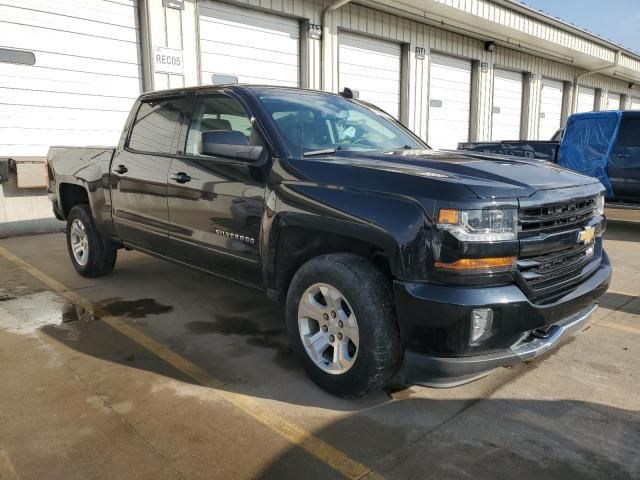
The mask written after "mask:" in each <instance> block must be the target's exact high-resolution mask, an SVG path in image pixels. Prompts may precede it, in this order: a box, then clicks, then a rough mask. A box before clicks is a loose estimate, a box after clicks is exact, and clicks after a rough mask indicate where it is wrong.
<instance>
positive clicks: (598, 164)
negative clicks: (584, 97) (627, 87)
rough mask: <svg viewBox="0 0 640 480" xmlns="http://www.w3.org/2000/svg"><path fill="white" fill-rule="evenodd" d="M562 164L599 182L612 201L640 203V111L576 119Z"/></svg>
mask: <svg viewBox="0 0 640 480" xmlns="http://www.w3.org/2000/svg"><path fill="white" fill-rule="evenodd" d="M558 163H559V164H560V165H562V166H564V167H567V168H571V169H572V170H576V171H578V172H581V173H584V174H586V175H590V176H592V177H596V178H598V179H599V180H600V181H601V182H602V184H603V185H604V186H605V188H606V189H607V197H609V198H612V199H613V198H616V199H619V200H636V199H639V200H640V111H608V112H589V113H578V114H575V115H572V116H571V117H569V120H568V121H567V125H566V127H565V133H564V137H563V138H562V142H561V143H560V148H559V150H558Z"/></svg>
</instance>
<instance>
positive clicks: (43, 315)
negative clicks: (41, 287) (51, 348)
mask: <svg viewBox="0 0 640 480" xmlns="http://www.w3.org/2000/svg"><path fill="white" fill-rule="evenodd" d="M68 308H69V303H68V302H67V301H66V300H65V299H64V298H62V297H61V296H60V295H58V294H56V293H54V292H40V293H34V294H31V295H24V296H22V297H16V298H13V299H7V300H5V301H4V302H2V303H0V328H4V329H5V330H7V331H9V332H11V333H18V334H32V333H34V332H35V331H36V330H38V329H40V328H42V327H45V326H47V325H60V324H61V323H62V320H63V318H64V312H65V311H67V309H68Z"/></svg>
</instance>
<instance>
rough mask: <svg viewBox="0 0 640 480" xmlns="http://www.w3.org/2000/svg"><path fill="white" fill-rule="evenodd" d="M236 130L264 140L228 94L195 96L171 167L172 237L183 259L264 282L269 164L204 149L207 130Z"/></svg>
mask: <svg viewBox="0 0 640 480" xmlns="http://www.w3.org/2000/svg"><path fill="white" fill-rule="evenodd" d="M212 130H235V131H239V132H242V133H243V134H244V135H245V136H246V137H247V141H248V142H249V143H250V144H254V145H256V144H259V142H260V140H259V138H258V137H259V135H258V134H257V132H254V131H253V127H252V124H251V121H250V120H249V116H248V115H247V113H246V112H245V110H244V108H243V107H242V105H241V104H240V103H239V102H238V100H236V99H235V98H233V97H231V96H228V95H226V94H211V95H207V96H200V95H198V96H196V97H194V100H193V107H192V113H191V120H190V123H189V128H188V130H187V135H186V145H185V147H184V152H183V155H181V156H178V157H176V158H174V160H173V161H172V162H171V167H170V171H169V188H168V199H169V202H168V203H169V221H170V227H169V238H170V240H171V243H172V249H173V251H174V252H176V253H175V255H176V256H179V259H180V260H181V261H183V262H185V263H187V264H189V265H193V266H196V267H199V268H202V269H205V270H208V271H211V272H214V273H217V274H220V275H223V276H226V277H230V278H233V279H235V280H239V281H242V282H245V283H251V284H256V285H257V284H260V283H261V268H260V253H259V238H260V225H261V222H262V213H263V205H264V190H265V185H266V181H265V180H266V179H265V177H266V175H267V173H266V172H268V169H267V168H266V167H255V166H250V165H248V164H246V163H241V162H237V161H233V160H229V159H225V158H220V157H212V156H205V155H203V154H202V153H201V151H200V142H201V135H202V132H205V131H212Z"/></svg>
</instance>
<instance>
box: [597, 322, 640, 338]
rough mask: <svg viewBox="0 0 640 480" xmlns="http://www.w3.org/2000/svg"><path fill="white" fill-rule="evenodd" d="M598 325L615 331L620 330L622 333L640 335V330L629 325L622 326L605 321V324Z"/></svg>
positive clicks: (599, 323)
mask: <svg viewBox="0 0 640 480" xmlns="http://www.w3.org/2000/svg"><path fill="white" fill-rule="evenodd" d="M596 325H601V326H603V327H608V328H613V329H614V330H620V331H621V332H627V333H635V334H636V335H640V328H634V327H629V326H627V325H620V324H619V323H614V322H609V321H604V322H598V323H596Z"/></svg>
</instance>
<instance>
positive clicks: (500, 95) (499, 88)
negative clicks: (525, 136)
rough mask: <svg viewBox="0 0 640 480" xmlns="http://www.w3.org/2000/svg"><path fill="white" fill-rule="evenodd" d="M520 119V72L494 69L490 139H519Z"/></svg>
mask: <svg viewBox="0 0 640 480" xmlns="http://www.w3.org/2000/svg"><path fill="white" fill-rule="evenodd" d="M521 121H522V73H520V72H509V71H507V70H498V69H496V70H495V73H494V77H493V113H492V115H491V138H492V140H494V141H495V140H519V139H520V122H521Z"/></svg>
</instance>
